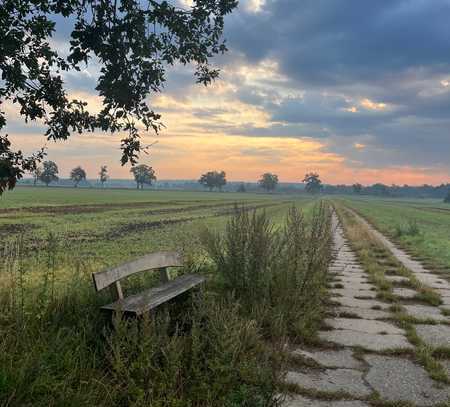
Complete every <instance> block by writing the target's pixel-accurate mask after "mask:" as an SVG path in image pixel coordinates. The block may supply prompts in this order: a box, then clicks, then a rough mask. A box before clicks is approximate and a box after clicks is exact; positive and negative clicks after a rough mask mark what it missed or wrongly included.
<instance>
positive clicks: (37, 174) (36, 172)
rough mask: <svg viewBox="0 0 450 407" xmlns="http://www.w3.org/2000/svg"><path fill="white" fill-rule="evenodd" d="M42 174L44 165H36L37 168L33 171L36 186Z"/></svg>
mask: <svg viewBox="0 0 450 407" xmlns="http://www.w3.org/2000/svg"><path fill="white" fill-rule="evenodd" d="M41 174H42V167H36V169H35V170H34V171H33V185H34V186H36V184H37V182H38V181H39V179H40V178H41Z"/></svg>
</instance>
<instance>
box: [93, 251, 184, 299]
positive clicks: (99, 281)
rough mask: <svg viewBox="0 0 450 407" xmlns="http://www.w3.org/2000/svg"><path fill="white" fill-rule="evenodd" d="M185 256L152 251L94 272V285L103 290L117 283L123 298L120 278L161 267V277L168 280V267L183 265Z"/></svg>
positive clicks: (118, 291)
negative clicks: (118, 264)
mask: <svg viewBox="0 0 450 407" xmlns="http://www.w3.org/2000/svg"><path fill="white" fill-rule="evenodd" d="M182 266H183V258H182V256H181V254H180V253H178V252H157V253H150V254H147V255H145V256H143V257H140V258H139V259H136V260H133V261H130V262H128V263H124V264H122V265H120V266H117V267H113V268H110V269H107V270H104V271H100V272H97V273H93V274H92V278H93V280H94V286H95V289H96V290H97V291H100V290H103V289H104V288H106V287H110V286H111V285H112V284H114V285H115V288H116V290H117V296H118V297H119V298H123V294H122V288H121V286H120V283H119V280H121V279H122V278H125V277H128V276H131V275H132V274H135V273H139V272H141V271H146V270H154V269H159V270H160V272H161V279H162V280H163V281H167V280H168V276H167V271H166V267H182Z"/></svg>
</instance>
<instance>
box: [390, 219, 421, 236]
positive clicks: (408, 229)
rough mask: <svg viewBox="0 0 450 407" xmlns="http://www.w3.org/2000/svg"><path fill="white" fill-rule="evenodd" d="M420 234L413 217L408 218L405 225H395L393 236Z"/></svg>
mask: <svg viewBox="0 0 450 407" xmlns="http://www.w3.org/2000/svg"><path fill="white" fill-rule="evenodd" d="M419 234H420V228H419V225H418V223H417V221H416V220H415V219H413V220H408V223H407V224H406V225H405V226H402V225H399V224H397V225H395V231H394V236H395V237H397V238H399V237H402V236H417V235H419Z"/></svg>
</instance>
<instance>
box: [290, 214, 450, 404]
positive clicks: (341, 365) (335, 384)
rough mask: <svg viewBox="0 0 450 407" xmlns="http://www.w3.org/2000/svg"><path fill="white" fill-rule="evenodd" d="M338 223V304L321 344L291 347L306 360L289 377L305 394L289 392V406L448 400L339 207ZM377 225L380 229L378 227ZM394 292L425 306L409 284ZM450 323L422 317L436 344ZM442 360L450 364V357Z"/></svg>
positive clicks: (424, 331)
mask: <svg viewBox="0 0 450 407" xmlns="http://www.w3.org/2000/svg"><path fill="white" fill-rule="evenodd" d="M333 226H334V254H335V258H334V261H333V263H332V264H331V266H330V269H329V272H330V274H331V275H332V276H333V282H332V288H331V289H330V294H331V295H332V300H333V303H335V305H334V306H333V307H332V309H331V310H330V316H329V318H327V319H326V320H325V324H326V325H327V329H324V330H323V331H321V332H320V333H319V337H320V339H321V344H320V346H318V347H317V348H302V349H294V350H293V351H292V354H293V356H295V357H297V358H301V359H302V360H303V361H304V362H308V363H304V367H298V366H297V365H296V366H297V367H295V368H294V367H293V368H292V369H291V370H290V371H289V372H288V374H287V376H286V382H287V383H288V384H290V385H291V387H296V393H299V394H298V395H297V394H296V395H292V394H291V395H289V396H288V397H287V398H286V400H285V401H284V404H283V406H284V407H301V406H310V407H314V406H317V407H327V406H336V407H364V406H371V405H374V404H373V403H375V404H376V405H380V404H379V403H380V402H381V403H382V402H384V403H392V404H390V405H397V403H401V402H407V403H410V404H409V405H412V406H447V405H450V386H448V385H446V384H443V383H442V382H436V381H434V380H432V379H431V378H430V376H429V374H428V372H427V371H426V370H425V369H424V368H423V367H422V366H421V365H419V364H418V363H416V362H415V361H414V357H412V355H414V350H415V348H414V346H413V345H412V344H411V343H410V342H409V341H408V339H407V337H406V332H405V331H404V330H403V329H402V328H400V327H399V326H398V325H396V324H395V322H394V321H393V320H392V317H393V314H392V313H391V312H390V304H388V303H385V302H383V301H380V300H378V299H377V296H376V293H377V288H376V287H375V286H374V285H373V284H371V283H370V282H369V278H368V275H367V273H366V272H365V270H364V269H363V268H362V267H361V265H360V264H359V262H358V259H357V256H356V254H355V253H354V252H353V251H352V249H351V248H350V246H349V245H348V242H347V240H346V238H345V236H344V232H343V229H342V227H341V226H340V225H339V223H338V219H337V216H336V215H335V214H334V215H333ZM369 226H370V225H369ZM371 231H373V232H376V231H374V230H373V228H371ZM377 237H379V236H378V235H377ZM383 238H384V236H383ZM383 243H385V239H383ZM385 244H386V243H385ZM386 246H387V245H386ZM388 247H389V249H391V247H392V246H391V245H390V246H388ZM393 253H394V251H393ZM394 254H396V255H399V256H400V258H401V259H403V260H404V261H405V262H407V263H408V265H409V266H411V267H413V268H414V270H412V271H414V272H416V271H417V272H418V273H420V274H426V275H428V276H429V278H430V279H431V280H432V277H433V276H432V275H431V273H428V272H427V271H425V270H424V268H423V267H421V266H420V268H419V267H416V264H415V263H414V264H413V263H412V262H411V261H410V259H409V260H408V259H407V256H406V255H405V253H400V251H398V249H396V252H395V253H394ZM400 258H399V260H400ZM432 281H435V280H432ZM394 293H395V295H396V296H398V298H399V300H400V301H402V300H403V299H404V300H405V301H408V304H409V305H410V306H423V305H421V304H414V303H413V302H411V295H412V293H411V292H409V291H401V290H400V291H399V290H397V292H395V291H394ZM429 308H431V309H433V310H434V311H435V313H436V314H435V315H442V316H443V314H441V310H440V309H439V308H437V307H429ZM426 311H428V312H430V310H426ZM410 312H411V314H412V315H416V313H417V312H419V314H420V313H423V312H425V311H424V310H423V309H421V310H419V311H417V310H414V309H411V310H410ZM430 328H432V329H430ZM449 329H450V326H449V325H446V324H445V323H443V324H435V325H417V334H418V335H419V336H420V337H421V338H423V340H424V341H426V342H427V343H428V342H429V343H430V345H431V346H436V345H439V346H442V344H444V345H449V343H448V342H449V338H450V332H449V331H448V330H449ZM449 365H450V363H449ZM311 366H313V367H311ZM444 367H447V365H446V364H445V363H444ZM300 394H301V395H300ZM377 403H378V404H377Z"/></svg>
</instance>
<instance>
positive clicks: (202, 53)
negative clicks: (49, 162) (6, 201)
mask: <svg viewBox="0 0 450 407" xmlns="http://www.w3.org/2000/svg"><path fill="white" fill-rule="evenodd" d="M236 6H237V1H236V0H202V1H195V2H193V5H192V7H189V8H188V9H182V8H180V7H179V4H175V5H172V4H170V3H169V2H167V1H157V0H146V1H143V2H141V1H138V0H118V1H112V0H109V1H96V0H88V1H84V0H68V1H53V0H41V1H31V0H28V1H16V0H4V1H3V2H2V7H1V8H0V71H1V74H2V79H3V81H2V84H1V86H0V102H5V101H10V102H12V103H14V104H17V105H18V106H19V108H20V113H21V115H22V116H23V117H24V119H25V120H26V121H30V120H31V121H35V120H36V121H39V122H41V123H43V124H44V125H45V126H46V128H47V131H46V133H45V136H46V137H47V139H50V140H66V139H67V138H68V137H69V136H70V135H71V133H73V132H77V133H81V132H85V131H90V132H93V131H97V130H100V131H110V132H119V131H123V132H126V133H127V135H126V136H125V137H124V138H123V139H122V140H121V149H122V159H121V161H122V164H125V163H127V162H131V163H132V164H136V162H137V158H138V154H139V152H140V151H141V150H142V149H145V148H146V147H145V145H144V144H143V143H142V141H141V138H140V134H139V130H138V129H139V126H141V127H143V128H144V129H146V130H148V129H150V128H151V129H153V130H154V131H156V132H158V130H159V128H160V122H159V119H160V115H159V114H157V113H156V112H154V111H153V110H152V109H151V108H150V107H149V105H148V102H147V100H148V95H149V94H150V93H151V92H159V91H160V90H161V89H162V87H163V85H164V82H165V81H166V76H165V71H166V67H167V66H168V65H174V64H176V63H181V64H189V63H194V64H196V71H195V76H196V78H197V82H199V83H202V84H205V85H207V84H209V83H210V82H211V81H212V80H214V79H215V78H216V77H217V76H218V71H217V70H216V69H212V68H211V67H210V65H209V59H210V58H211V57H213V56H214V55H215V54H219V53H223V52H225V51H226V47H225V44H224V42H223V41H221V36H222V32H223V27H224V16H225V15H227V14H229V13H230V12H231V11H232V10H233V9H234V8H235V7H236ZM57 18H64V19H67V20H70V21H71V22H73V23H74V25H73V27H74V28H73V30H72V32H71V34H70V45H71V47H70V52H69V54H68V55H67V57H65V56H62V55H60V54H59V53H58V51H57V49H56V48H55V47H52V46H51V45H50V41H49V40H50V38H51V37H52V36H53V34H54V31H55V20H56V19H57ZM91 60H95V61H96V62H98V63H99V64H100V75H99V77H98V80H97V86H96V90H97V91H98V94H99V96H100V97H101V98H102V103H103V107H102V109H101V111H100V112H99V113H98V114H94V113H92V112H89V111H88V108H87V103H86V102H85V101H83V100H78V99H70V97H69V96H68V93H67V90H66V89H65V85H64V82H63V79H62V73H63V72H70V71H79V70H80V69H82V68H84V67H85V65H86V64H89V62H90V61H91ZM5 125H6V116H5V113H4V112H0V129H2V128H3V127H4V126H5ZM43 156H44V151H43V150H41V151H39V152H38V153H36V154H35V155H33V156H31V157H25V156H24V155H23V154H22V152H21V151H13V150H12V149H11V145H10V142H9V140H8V138H7V135H0V161H1V162H5V163H6V164H5V165H2V166H1V167H0V168H1V172H0V193H2V192H3V190H4V189H6V188H13V187H14V185H15V183H16V180H17V179H19V178H21V177H22V176H23V173H24V172H25V171H32V170H33V169H34V167H35V166H36V160H41V159H42V158H43Z"/></svg>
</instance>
